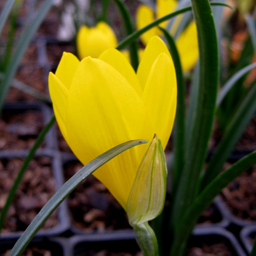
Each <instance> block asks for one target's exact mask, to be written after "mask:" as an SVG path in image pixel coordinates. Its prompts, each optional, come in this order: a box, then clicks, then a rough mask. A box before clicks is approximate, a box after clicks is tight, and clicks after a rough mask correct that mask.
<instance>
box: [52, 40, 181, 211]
mask: <svg viewBox="0 0 256 256" xmlns="http://www.w3.org/2000/svg"><path fill="white" fill-rule="evenodd" d="M49 89H50V95H51V98H52V102H53V108H54V112H55V115H56V118H57V122H58V124H59V127H60V129H61V132H62V134H63V136H64V138H65V140H66V141H67V143H68V144H69V146H70V148H71V149H72V150H73V152H74V154H75V155H76V156H77V157H78V159H79V160H80V161H81V162H82V163H83V164H87V163H88V162H90V161H91V160H93V159H94V158H96V157H97V156H98V155H100V154H102V153H103V152H105V151H107V150H109V149H110V148H112V147H114V146H116V145H118V144H120V143H123V142H126V141H128V140H134V139H145V140H149V141H151V140H152V138H153V136H154V134H157V135H158V137H159V138H160V140H161V142H162V145H163V148H165V147H166V144H167V141H168V139H169V136H170V133H171V130H172V127H173V122H174V117H175V113H176V101H177V83H176V74H175V69H174V65H173V62H172V59H171V57H170V54H169V51H168V49H167V47H166V46H165V44H164V42H163V41H162V40H161V39H160V38H158V37H153V38H152V39H151V40H150V42H149V43H148V45H147V47H146V49H145V51H144V53H143V56H142V59H141V62H140V65H139V67H138V71H137V74H135V72H134V70H133V69H132V67H131V65H130V64H129V62H128V61H127V59H126V58H125V57H124V56H123V55H122V54H121V53H120V52H119V51H117V50H116V49H108V50H106V51H105V52H104V53H103V54H102V55H101V56H100V57H99V58H98V59H94V58H91V57H87V58H84V59H83V60H82V61H80V62H79V60H78V59H77V58H76V57H75V56H74V55H72V54H70V53H64V54H63V57H62V59H61V61H60V64H59V66H58V68H57V71H56V73H55V74H53V73H50V74H49ZM146 150H147V145H140V146H138V147H135V148H132V149H129V150H127V151H125V152H123V153H122V154H121V155H119V156H118V157H116V158H114V159H112V160H111V161H110V162H108V163H106V164H105V165H104V166H102V167H101V168H99V169H98V170H97V171H96V172H94V175H95V176H96V177H97V178H98V179H99V180H100V181H101V182H102V183H103V184H105V186H106V187H107V188H108V189H109V190H110V192H111V193H112V194H113V195H114V197H115V198H116V199H117V200H118V201H119V203H120V204H121V205H122V206H123V208H124V209H126V203H127V200H128V196H129V194H130V191H131V187H132V184H133V182H134V179H135V176H136V172H137V170H138V167H139V165H140V162H141V160H142V158H143V156H144V154H145V152H146Z"/></svg>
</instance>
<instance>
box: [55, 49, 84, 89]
mask: <svg viewBox="0 0 256 256" xmlns="http://www.w3.org/2000/svg"><path fill="white" fill-rule="evenodd" d="M78 64H79V60H78V59H77V57H76V56H75V55H73V54H72V53H68V52H63V55H62V58H61V60H60V63H59V66H58V68H57V70H56V73H55V75H56V77H58V79H59V80H60V81H61V83H62V84H63V85H64V86H65V87H66V88H67V89H69V88H70V85H71V82H72V80H73V77H74V73H75V71H76V69H77V66H78Z"/></svg>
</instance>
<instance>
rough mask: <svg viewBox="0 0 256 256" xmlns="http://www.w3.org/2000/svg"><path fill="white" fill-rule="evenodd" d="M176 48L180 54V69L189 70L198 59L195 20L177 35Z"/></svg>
mask: <svg viewBox="0 0 256 256" xmlns="http://www.w3.org/2000/svg"><path fill="white" fill-rule="evenodd" d="M176 45H177V49H178V52H179V54H180V59H181V64H182V69H183V70H184V71H189V70H191V69H192V68H193V67H194V65H195V64H196V61H197V59H198V42H197V31H196V24H195V22H191V23H190V24H189V25H188V27H187V28H186V29H185V30H184V31H183V32H182V34H181V35H180V36H179V37H178V39H177V42H176Z"/></svg>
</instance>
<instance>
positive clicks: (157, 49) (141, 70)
mask: <svg viewBox="0 0 256 256" xmlns="http://www.w3.org/2000/svg"><path fill="white" fill-rule="evenodd" d="M163 52H165V53H166V54H167V55H169V56H170V53H169V51H168V49H167V47H166V45H165V43H164V42H163V40H162V39H160V38H159V37H157V36H154V37H152V38H151V39H150V41H149V43H148V45H147V47H146V49H145V51H144V53H143V55H142V58H141V61H140V64H139V67H138V71H137V76H138V79H139V81H140V84H141V86H142V90H143V89H144V87H145V84H146V82H147V79H148V76H149V73H150V70H151V68H152V65H153V63H154V62H155V60H156V58H157V57H158V56H159V55H160V54H161V53H163Z"/></svg>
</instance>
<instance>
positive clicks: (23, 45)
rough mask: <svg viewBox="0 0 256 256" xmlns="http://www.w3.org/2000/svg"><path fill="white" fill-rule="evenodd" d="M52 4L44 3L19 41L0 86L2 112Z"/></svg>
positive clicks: (47, 0) (0, 107)
mask: <svg viewBox="0 0 256 256" xmlns="http://www.w3.org/2000/svg"><path fill="white" fill-rule="evenodd" d="M52 2H53V0H46V1H44V2H43V4H42V6H41V7H40V9H39V10H38V11H37V13H36V14H35V18H34V19H33V20H32V21H31V22H30V24H29V26H28V27H27V28H26V29H25V30H24V32H23V34H22V35H21V37H20V39H19V41H18V42H17V46H16V49H15V51H14V54H13V57H12V59H11V61H10V63H9V66H8V68H7V69H6V73H5V75H4V78H3V80H2V83H1V86H0V112H1V110H2V107H3V103H4V99H5V97H6V95H7V92H8V89H9V85H10V83H11V81H12V79H13V76H14V74H15V72H16V70H17V68H18V66H19V63H20V61H21V58H22V56H23V55H24V53H25V51H26V49H27V47H28V45H29V43H30V41H31V39H32V37H33V36H34V34H35V32H36V30H37V29H38V27H39V25H40V24H41V22H42V21H43V19H44V17H45V16H46V14H47V12H48V11H49V9H50V7H51V6H52Z"/></svg>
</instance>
